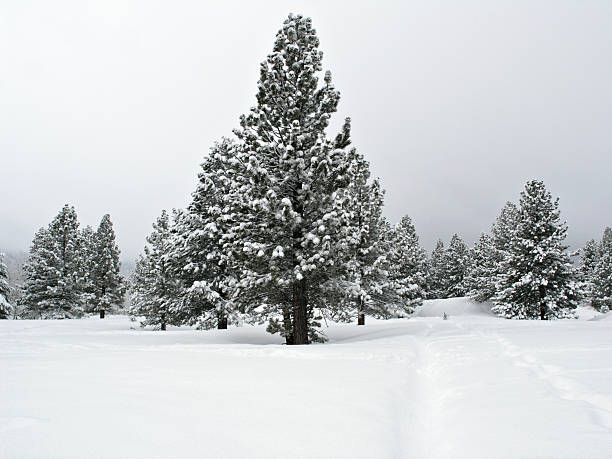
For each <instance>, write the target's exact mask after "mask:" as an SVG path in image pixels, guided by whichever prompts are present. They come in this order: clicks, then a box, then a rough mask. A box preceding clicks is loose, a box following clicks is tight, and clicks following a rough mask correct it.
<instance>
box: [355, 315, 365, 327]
mask: <svg viewBox="0 0 612 459" xmlns="http://www.w3.org/2000/svg"><path fill="white" fill-rule="evenodd" d="M357 325H365V314H364V313H363V312H360V313H359V315H358V316H357Z"/></svg>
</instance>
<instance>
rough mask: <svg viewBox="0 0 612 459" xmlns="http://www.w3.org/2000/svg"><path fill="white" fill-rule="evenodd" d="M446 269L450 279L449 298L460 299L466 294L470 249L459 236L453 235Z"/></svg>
mask: <svg viewBox="0 0 612 459" xmlns="http://www.w3.org/2000/svg"><path fill="white" fill-rule="evenodd" d="M446 262H447V266H446V268H445V271H446V273H447V274H446V276H447V279H448V287H447V296H448V297H459V296H464V295H465V294H466V289H465V285H464V283H463V278H464V277H465V271H466V269H467V265H468V248H467V246H466V245H465V242H463V239H461V237H460V236H459V235H458V234H453V237H452V238H451V241H450V244H449V246H448V250H447V251H446Z"/></svg>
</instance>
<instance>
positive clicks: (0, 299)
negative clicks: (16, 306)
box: [0, 252, 11, 319]
mask: <svg viewBox="0 0 612 459" xmlns="http://www.w3.org/2000/svg"><path fill="white" fill-rule="evenodd" d="M9 296H10V287H9V283H8V269H7V267H6V264H4V254H3V253H2V252H0V319H8V318H9V315H10V313H11V305H10V303H9Z"/></svg>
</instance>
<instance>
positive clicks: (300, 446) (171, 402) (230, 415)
mask: <svg viewBox="0 0 612 459" xmlns="http://www.w3.org/2000/svg"><path fill="white" fill-rule="evenodd" d="M443 312H447V313H448V314H450V318H449V320H446V321H443V320H442V319H441V318H440V316H441V315H442V313H443ZM608 316H609V317H608ZM608 316H601V315H599V314H597V313H595V312H593V311H589V310H587V309H585V310H583V311H582V315H581V319H580V320H566V321H555V322H536V321H531V322H527V321H510V320H503V319H499V318H495V317H492V316H491V315H490V314H489V313H488V311H487V309H486V308H485V307H481V306H479V305H475V304H472V303H470V302H469V301H467V300H463V299H453V300H440V301H431V302H427V303H426V305H425V306H424V307H423V308H421V309H420V310H419V311H418V312H417V313H416V314H415V317H413V318H411V319H405V320H392V321H386V322H382V321H381V322H374V321H372V320H370V321H369V324H368V325H366V326H365V327H357V326H355V325H333V326H331V327H330V328H329V329H327V333H328V335H329V337H330V341H329V343H328V344H323V345H313V346H304V347H287V346H282V345H279V342H280V340H279V339H278V337H275V336H271V335H268V334H266V333H265V331H264V330H263V329H262V328H259V327H243V328H239V329H235V328H234V329H230V330H227V331H209V332H200V331H194V330H170V331H168V332H158V331H147V330H141V329H139V328H138V327H136V329H135V330H132V329H130V327H134V326H135V324H134V323H132V322H130V321H129V320H128V319H127V318H125V317H110V318H107V319H105V320H99V319H94V318H89V319H84V320H75V321H0V457H1V458H34V457H36V458H119V457H122V458H196V457H197V458H221V457H230V458H247V457H248V458H285V457H294V458H298V457H304V458H321V457H330V458H332V457H333V458H470V459H473V458H487V459H489V458H500V457H501V458H519V457H526V458H544V457H546V458H611V457H612V314H609V315H608Z"/></svg>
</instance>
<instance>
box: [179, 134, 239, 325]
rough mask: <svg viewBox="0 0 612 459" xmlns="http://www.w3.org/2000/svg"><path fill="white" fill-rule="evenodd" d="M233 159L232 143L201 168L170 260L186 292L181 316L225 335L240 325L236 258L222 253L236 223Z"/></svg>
mask: <svg viewBox="0 0 612 459" xmlns="http://www.w3.org/2000/svg"><path fill="white" fill-rule="evenodd" d="M235 157H236V145H235V143H234V142H233V141H232V140H230V139H223V140H222V141H221V142H219V143H217V144H215V146H214V147H213V148H212V149H211V152H210V155H209V156H208V157H207V158H205V159H204V162H203V163H202V165H201V171H200V173H199V176H198V178H199V183H198V187H197V189H196V190H195V192H194V193H193V200H192V202H191V204H190V205H189V208H188V209H187V212H183V213H180V214H179V216H178V218H177V222H176V234H175V235H174V238H173V241H172V254H171V259H172V260H173V266H174V269H175V273H176V276H177V278H179V279H181V281H182V282H183V286H184V288H185V301H184V302H183V304H182V307H183V311H182V314H183V317H184V320H185V322H186V323H188V324H196V325H197V326H198V327H199V328H205V329H207V328H212V327H217V328H218V329H226V328H227V326H228V323H239V322H241V319H242V318H241V314H240V311H239V309H238V308H237V306H236V305H235V304H234V302H233V298H234V296H235V295H236V293H237V289H236V284H237V280H236V277H235V275H234V272H233V271H232V266H233V265H232V257H231V254H230V253H229V252H228V251H226V250H225V247H224V246H225V245H226V244H228V241H227V239H228V236H229V235H230V230H231V225H232V223H233V221H232V219H231V213H230V212H228V206H227V204H226V201H227V200H228V197H229V196H230V195H231V190H232V183H234V174H235V172H236V170H235V167H234V165H233V161H234V160H235Z"/></svg>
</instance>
